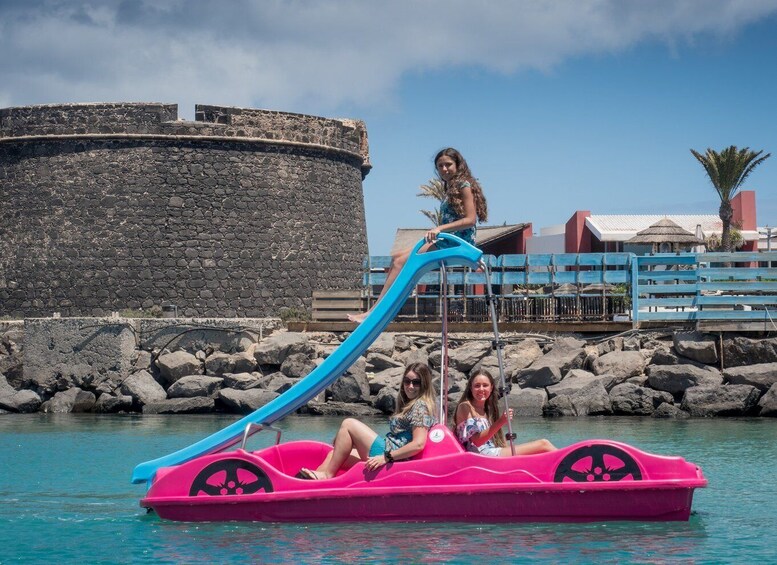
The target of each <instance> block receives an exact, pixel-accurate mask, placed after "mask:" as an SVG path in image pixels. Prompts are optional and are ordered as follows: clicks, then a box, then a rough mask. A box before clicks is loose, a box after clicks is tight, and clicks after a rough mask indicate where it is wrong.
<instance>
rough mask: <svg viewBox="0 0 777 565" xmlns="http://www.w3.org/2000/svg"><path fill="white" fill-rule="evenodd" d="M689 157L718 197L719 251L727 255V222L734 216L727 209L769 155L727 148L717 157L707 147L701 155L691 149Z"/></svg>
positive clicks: (729, 235) (729, 249)
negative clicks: (697, 165)
mask: <svg viewBox="0 0 777 565" xmlns="http://www.w3.org/2000/svg"><path fill="white" fill-rule="evenodd" d="M691 153H693V156H694V157H696V159H697V160H698V161H699V163H701V166H702V167H704V170H705V171H707V176H709V178H710V181H711V182H712V186H714V187H715V190H716V191H717V192H718V196H720V209H719V210H718V215H719V216H720V219H721V221H722V222H723V233H722V234H721V236H720V247H721V249H722V250H723V251H731V247H732V246H731V218H732V217H733V215H734V212H733V210H732V209H731V198H732V197H733V196H734V195H735V194H736V191H737V190H739V187H740V186H742V183H744V182H745V179H746V178H747V177H748V176H749V175H750V173H752V172H753V170H754V169H755V168H756V167H757V166H758V165H760V164H761V163H763V162H764V161H765V160H766V159H768V158H769V157H770V156H771V153H767V154H766V155H764V156H763V157H761V156H760V155H761V153H763V151H757V152H756V151H750V148H749V147H745V148H743V149H738V148H737V147H736V145H732V146H731V147H727V148H726V149H724V150H723V151H721V152H720V153H718V152H717V151H715V150H713V149H710V148H709V147H708V148H707V152H706V153H705V154H704V155H702V154H701V153H699V152H697V151H694V150H693V149H691Z"/></svg>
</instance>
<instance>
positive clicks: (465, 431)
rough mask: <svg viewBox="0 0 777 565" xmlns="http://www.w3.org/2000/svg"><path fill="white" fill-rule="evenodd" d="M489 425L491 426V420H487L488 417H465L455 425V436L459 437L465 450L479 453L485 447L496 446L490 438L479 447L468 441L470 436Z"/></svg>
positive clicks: (482, 430)
mask: <svg viewBox="0 0 777 565" xmlns="http://www.w3.org/2000/svg"><path fill="white" fill-rule="evenodd" d="M489 427H491V422H489V421H488V418H485V417H479V418H467V419H466V420H464V421H462V422H459V425H458V426H456V437H457V438H459V441H460V442H461V444H462V445H463V446H464V448H465V449H466V450H467V451H474V452H475V453H479V452H480V451H481V450H482V449H485V448H487V447H488V448H496V444H495V443H494V442H493V441H492V440H491V439H489V440H488V441H487V442H486V443H484V444H483V445H481V446H479V447H478V446H477V445H475V444H473V443H472V442H471V441H470V439H471V438H472V436H474V435H475V434H479V433H480V432H484V431H486V430H487V429H488V428H489Z"/></svg>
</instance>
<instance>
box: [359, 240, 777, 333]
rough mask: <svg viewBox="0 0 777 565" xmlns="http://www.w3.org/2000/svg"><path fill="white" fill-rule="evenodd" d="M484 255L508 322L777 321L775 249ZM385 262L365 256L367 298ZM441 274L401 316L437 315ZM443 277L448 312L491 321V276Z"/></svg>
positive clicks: (379, 282)
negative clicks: (488, 295) (487, 288)
mask: <svg viewBox="0 0 777 565" xmlns="http://www.w3.org/2000/svg"><path fill="white" fill-rule="evenodd" d="M484 260H485V261H487V263H488V265H489V269H490V270H491V281H490V283H491V285H492V289H493V291H494V294H495V295H496V296H497V299H498V310H497V311H498V315H499V318H500V320H502V321H545V322H553V321H572V322H575V321H579V322H586V321H611V320H613V319H615V320H621V321H628V320H629V319H630V320H631V322H632V323H633V324H634V326H635V327H638V326H639V325H640V323H643V322H645V323H656V322H684V323H709V322H727V323H730V322H742V323H745V324H746V323H753V322H757V323H760V322H764V323H772V326H774V323H773V322H772V319H773V318H775V320H774V321H775V322H777V316H775V312H774V311H775V310H776V309H777V252H769V253H728V254H725V253H698V254H697V253H686V254H658V255H646V256H638V255H634V254H632V253H563V254H537V255H502V256H500V257H494V256H490V255H487V256H484ZM389 263H390V257H384V256H373V257H370V258H369V259H368V261H366V262H365V274H364V285H365V287H366V289H367V291H366V295H367V303H368V305H369V304H372V303H373V302H374V301H375V299H376V298H377V296H378V294H379V293H380V289H381V288H382V286H383V284H384V283H385V280H386V269H387V268H388V265H389ZM440 277H441V274H440V272H439V271H432V272H429V273H427V274H426V275H424V276H423V277H422V278H421V280H420V281H419V283H418V285H417V287H416V289H415V292H413V295H412V296H411V297H410V298H409V299H408V300H407V302H406V303H405V305H404V307H403V308H402V310H401V311H400V313H399V318H404V319H415V320H437V319H439V317H440V307H439V297H440V286H441V282H440ZM447 282H448V286H447V289H446V293H447V297H448V299H449V315H450V317H451V319H453V320H462V321H485V320H486V319H487V316H488V307H487V304H486V301H485V285H486V284H487V281H486V280H485V273H483V272H481V271H479V270H472V269H468V268H452V269H451V268H449V269H448V273H447ZM767 329H768V328H767ZM771 329H774V330H777V326H775V327H773V328H771Z"/></svg>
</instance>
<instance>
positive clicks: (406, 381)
mask: <svg viewBox="0 0 777 565" xmlns="http://www.w3.org/2000/svg"><path fill="white" fill-rule="evenodd" d="M402 384H403V385H405V386H407V385H413V386H414V387H416V388H420V387H421V379H408V378H407V377H405V378H404V379H402Z"/></svg>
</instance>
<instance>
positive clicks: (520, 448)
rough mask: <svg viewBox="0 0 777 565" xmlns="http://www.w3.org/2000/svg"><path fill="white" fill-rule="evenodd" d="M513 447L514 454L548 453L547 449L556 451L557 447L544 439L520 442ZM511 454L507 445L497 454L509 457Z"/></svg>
mask: <svg viewBox="0 0 777 565" xmlns="http://www.w3.org/2000/svg"><path fill="white" fill-rule="evenodd" d="M513 447H515V454H516V455H534V454H535V453H548V452H549V451H556V449H558V448H557V447H556V446H554V445H553V444H552V443H550V442H549V441H548V440H546V439H536V440H534V441H530V442H528V443H520V444H518V445H515V446H513ZM511 455H512V452H511V451H510V446H509V445H508V446H507V447H503V448H502V452H501V453H500V454H499V456H500V457H510V456H511Z"/></svg>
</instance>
